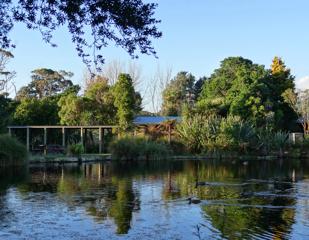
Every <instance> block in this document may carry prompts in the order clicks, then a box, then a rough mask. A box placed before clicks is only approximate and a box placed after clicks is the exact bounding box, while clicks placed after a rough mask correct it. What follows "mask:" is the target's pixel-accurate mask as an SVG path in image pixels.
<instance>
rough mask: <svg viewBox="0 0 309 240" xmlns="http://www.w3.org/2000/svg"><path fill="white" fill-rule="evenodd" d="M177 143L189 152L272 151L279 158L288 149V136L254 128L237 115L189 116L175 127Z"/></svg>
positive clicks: (267, 152) (265, 152) (264, 152)
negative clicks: (181, 144) (180, 143)
mask: <svg viewBox="0 0 309 240" xmlns="http://www.w3.org/2000/svg"><path fill="white" fill-rule="evenodd" d="M176 131H177V134H178V140H179V141H180V142H182V143H183V144H184V145H185V146H186V148H187V151H188V152H190V153H201V154H210V153H220V152H225V151H230V152H237V153H245V154H247V153H253V152H255V154H256V152H259V154H261V155H267V154H270V153H271V152H272V151H275V152H276V153H277V154H278V155H280V156H282V155H283V152H284V150H286V149H287V148H288V147H290V142H289V140H288V133H286V132H283V131H274V130H273V129H271V128H256V127H254V126H253V125H252V124H251V123H250V122H247V121H244V120H242V119H241V118H240V117H237V116H228V117H226V118H224V117H218V116H216V115H211V116H208V117H206V116H201V115H195V116H194V115H191V116H189V117H185V118H184V119H183V121H182V122H181V123H180V124H178V125H177V128H176Z"/></svg>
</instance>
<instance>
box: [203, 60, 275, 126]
mask: <svg viewBox="0 0 309 240" xmlns="http://www.w3.org/2000/svg"><path fill="white" fill-rule="evenodd" d="M268 75H269V74H268V71H267V70H266V69H265V68H264V66H262V65H258V64H254V63H253V62H252V61H251V60H248V59H244V58H242V57H229V58H226V59H224V60H223V61H222V62H221V65H220V68H219V69H216V70H215V71H214V73H213V74H212V75H211V77H210V78H209V79H208V80H207V81H205V82H204V85H203V89H202V91H201V94H200V97H199V101H198V104H197V105H198V108H199V111H200V112H201V113H204V114H211V113H215V114H218V115H221V116H223V117H227V116H228V115H229V114H232V115H238V116H240V117H242V119H244V120H251V121H252V122H253V123H255V124H256V125H261V124H264V123H265V118H266V116H267V113H268V109H267V108H266V99H267V97H266V96H265V94H267V86H266V85H265V84H264V81H265V79H266V78H267V77H268Z"/></svg>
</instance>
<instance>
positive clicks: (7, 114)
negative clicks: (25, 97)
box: [0, 94, 17, 133]
mask: <svg viewBox="0 0 309 240" xmlns="http://www.w3.org/2000/svg"><path fill="white" fill-rule="evenodd" d="M16 105H17V104H16V102H15V101H14V100H12V99H10V98H7V97H6V96H5V95H1V94H0V133H6V132H7V126H8V125H9V124H10V123H11V122H12V118H13V114H14V111H15V108H16Z"/></svg>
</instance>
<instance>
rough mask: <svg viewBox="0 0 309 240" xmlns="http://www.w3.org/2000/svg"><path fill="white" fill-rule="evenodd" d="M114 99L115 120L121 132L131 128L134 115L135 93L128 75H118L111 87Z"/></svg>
mask: <svg viewBox="0 0 309 240" xmlns="http://www.w3.org/2000/svg"><path fill="white" fill-rule="evenodd" d="M113 95H114V98H115V101H114V106H115V107H116V108H117V113H116V116H117V119H118V123H119V127H120V130H121V131H125V130H127V129H129V128H130V127H131V124H132V122H133V118H134V114H135V113H136V110H137V109H136V92H135V90H134V87H133V81H132V78H131V77H130V75H129V74H123V73H122V74H120V75H119V77H118V80H117V82H116V84H115V85H114V87H113Z"/></svg>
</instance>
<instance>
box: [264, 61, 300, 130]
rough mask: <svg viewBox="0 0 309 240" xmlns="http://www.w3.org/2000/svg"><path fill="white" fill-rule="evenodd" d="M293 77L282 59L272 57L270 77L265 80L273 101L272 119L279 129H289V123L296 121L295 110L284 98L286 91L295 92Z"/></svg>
mask: <svg viewBox="0 0 309 240" xmlns="http://www.w3.org/2000/svg"><path fill="white" fill-rule="evenodd" d="M294 80H295V77H294V76H292V75H291V71H290V69H288V68H287V67H286V66H285V64H284V61H283V60H282V59H281V58H279V57H274V59H273V61H272V65H271V77H270V79H269V81H268V82H267V84H268V87H269V89H270V96H269V99H270V101H271V102H272V103H273V106H272V108H273V111H274V121H275V123H276V126H277V127H278V128H279V129H290V128H291V126H290V125H291V123H293V122H295V121H296V118H297V116H296V114H295V111H294V110H293V108H292V107H291V106H289V104H287V103H286V102H285V100H284V95H286V94H285V92H286V91H288V92H290V91H292V92H295V84H294Z"/></svg>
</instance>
